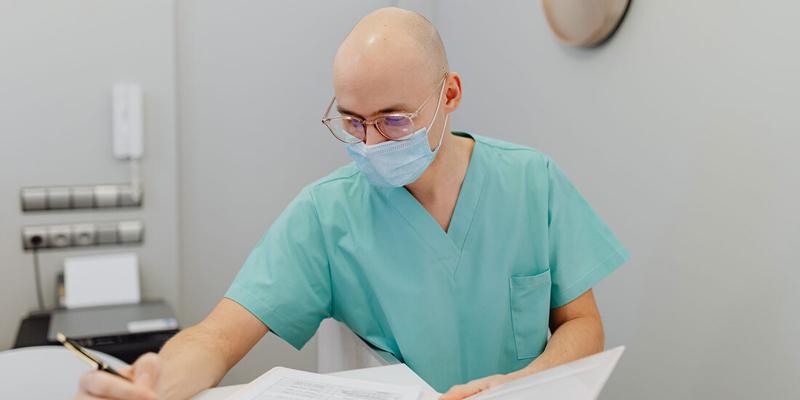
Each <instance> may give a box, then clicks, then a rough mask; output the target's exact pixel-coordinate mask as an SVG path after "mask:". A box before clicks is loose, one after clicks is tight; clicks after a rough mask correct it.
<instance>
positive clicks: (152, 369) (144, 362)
mask: <svg viewBox="0 0 800 400" xmlns="http://www.w3.org/2000/svg"><path fill="white" fill-rule="evenodd" d="M160 374H161V359H160V358H159V357H158V355H156V354H155V353H147V354H145V355H143V356H141V357H139V359H138V360H136V362H135V363H134V364H133V381H134V382H136V385H137V386H144V387H146V388H149V389H151V390H155V388H156V382H158V377H159V375H160Z"/></svg>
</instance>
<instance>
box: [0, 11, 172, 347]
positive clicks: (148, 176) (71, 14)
mask: <svg viewBox="0 0 800 400" xmlns="http://www.w3.org/2000/svg"><path fill="white" fill-rule="evenodd" d="M174 57H175V51H174V5H173V3H172V2H171V1H163V0H137V1H103V0H81V1H71V2H63V1H57V0H36V1H13V0H0V304H1V305H2V306H0V327H3V328H2V329H0V349H6V348H9V347H11V345H12V344H13V340H14V337H15V335H16V331H17V326H18V324H19V321H20V318H22V317H23V316H24V315H25V314H26V313H27V312H28V311H30V310H33V309H35V308H36V294H35V289H34V279H33V267H32V257H31V255H30V253H24V252H23V251H22V244H21V239H20V229H21V227H22V226H25V225H34V224H57V223H71V222H81V221H106V220H121V219H141V220H143V221H144V223H145V244H144V245H143V246H141V247H133V248H127V247H126V248H125V249H124V250H125V251H130V250H134V251H136V252H137V253H138V254H139V256H140V262H141V267H142V285H143V289H144V293H143V294H144V296H146V297H150V298H156V297H157V298H165V299H167V300H168V301H169V302H170V303H171V304H172V305H176V304H177V300H178V281H177V278H178V257H177V247H178V245H177V222H176V221H177V218H176V214H177V207H176V189H175V186H176V165H177V161H176V152H177V150H176V134H175V90H174V87H175V63H174ZM118 80H132V81H136V82H139V83H140V84H141V85H142V88H143V90H144V94H145V116H146V121H145V129H146V137H145V152H144V154H145V156H144V159H143V160H142V174H143V176H144V179H145V188H144V207H142V208H141V209H127V210H122V211H121V210H103V211H102V212H101V211H61V212H46V213H26V214H23V213H22V212H21V211H20V205H19V189H20V188H21V187H25V186H38V185H76V184H98V183H124V182H126V181H127V180H128V169H127V167H126V165H125V164H124V163H122V162H119V161H117V160H115V159H114V158H113V156H112V152H111V133H110V127H111V118H110V116H111V100H110V99H111V85H112V84H113V83H114V82H116V81H118ZM112 251H120V249H119V248H113V247H112V248H104V249H102V250H92V251H82V250H67V251H47V252H46V253H42V255H41V262H42V271H43V277H42V278H43V281H44V294H45V302H46V304H47V305H48V306H51V307H52V306H53V305H54V302H55V300H54V295H53V292H54V288H53V283H54V279H55V277H54V275H55V272H56V270H58V269H60V268H61V265H62V262H63V259H64V257H67V256H70V255H78V254H93V253H105V252H112Z"/></svg>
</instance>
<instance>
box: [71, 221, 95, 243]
mask: <svg viewBox="0 0 800 400" xmlns="http://www.w3.org/2000/svg"><path fill="white" fill-rule="evenodd" d="M94 237H95V228H94V224H76V225H73V226H72V243H73V244H74V245H75V246H91V245H93V244H95V239H94Z"/></svg>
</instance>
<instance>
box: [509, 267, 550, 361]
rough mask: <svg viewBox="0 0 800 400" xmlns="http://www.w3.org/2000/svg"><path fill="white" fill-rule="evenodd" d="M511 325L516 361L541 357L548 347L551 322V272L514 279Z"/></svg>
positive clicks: (510, 282)
mask: <svg viewBox="0 0 800 400" xmlns="http://www.w3.org/2000/svg"><path fill="white" fill-rule="evenodd" d="M509 285H510V287H511V325H512V329H513V331H514V341H515V343H516V345H517V358H518V359H523V358H531V357H536V356H538V355H539V354H540V353H541V352H542V351H543V350H544V347H545V345H546V344H547V333H548V331H549V320H550V270H547V271H545V272H542V273H540V274H537V275H528V276H512V277H511V278H510V280H509Z"/></svg>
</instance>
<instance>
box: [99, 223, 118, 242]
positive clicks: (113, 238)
mask: <svg viewBox="0 0 800 400" xmlns="http://www.w3.org/2000/svg"><path fill="white" fill-rule="evenodd" d="M95 235H96V236H95V240H96V242H97V244H114V243H117V242H119V239H118V237H117V224H115V223H113V222H105V223H99V224H96V225H95Z"/></svg>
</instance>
